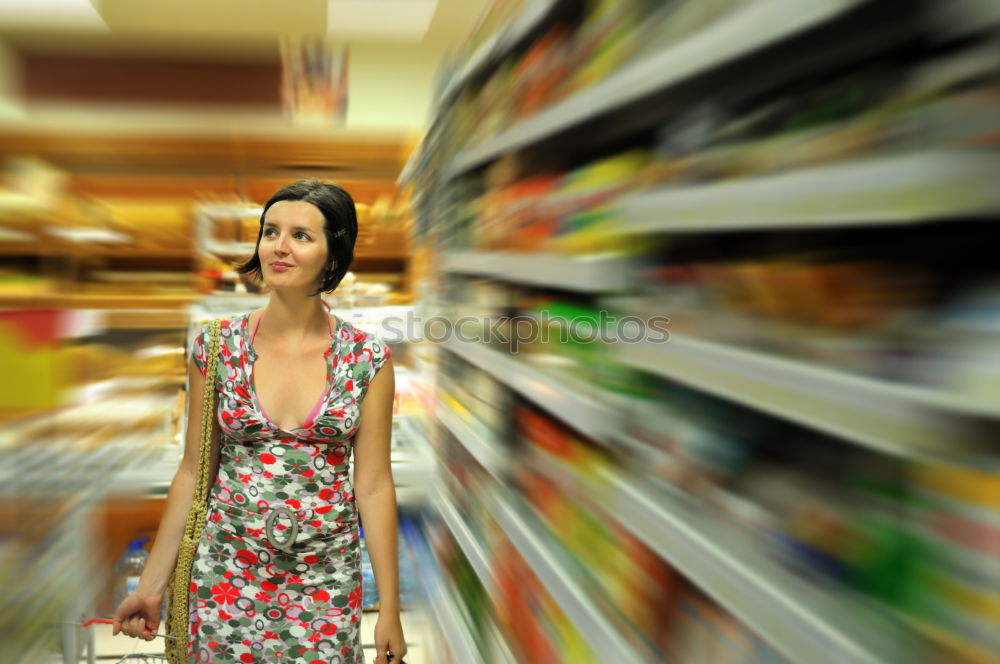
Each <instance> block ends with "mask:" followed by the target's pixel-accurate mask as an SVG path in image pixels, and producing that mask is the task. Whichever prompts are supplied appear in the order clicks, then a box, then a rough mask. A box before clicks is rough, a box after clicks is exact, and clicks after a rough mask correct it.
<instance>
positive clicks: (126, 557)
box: [115, 537, 149, 606]
mask: <svg viewBox="0 0 1000 664" xmlns="http://www.w3.org/2000/svg"><path fill="white" fill-rule="evenodd" d="M148 541H149V538H148V537H140V538H138V539H134V540H132V541H131V542H129V544H128V548H126V549H125V553H123V554H122V555H121V558H119V559H118V562H117V563H116V564H115V606H117V605H119V604H121V603H122V600H124V599H125V598H126V597H128V596H129V595H131V594H132V593H133V592H134V591H135V588H136V586H138V585H139V576H140V575H142V569H143V568H144V567H145V566H146V559H147V558H149V553H147V552H146V550H145V549H144V548H142V547H143V545H144V544H145V543H146V542H148Z"/></svg>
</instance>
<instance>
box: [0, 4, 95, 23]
mask: <svg viewBox="0 0 1000 664" xmlns="http://www.w3.org/2000/svg"><path fill="white" fill-rule="evenodd" d="M99 2H100V0H0V23H2V24H3V26H4V27H5V28H8V29H9V28H53V29H58V28H78V29H84V30H101V31H107V30H108V26H107V24H106V23H105V22H104V19H103V18H101V14H100V13H99V12H98V11H97V8H96V7H95V6H94V4H95V3H99Z"/></svg>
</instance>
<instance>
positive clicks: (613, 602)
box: [0, 0, 1000, 664]
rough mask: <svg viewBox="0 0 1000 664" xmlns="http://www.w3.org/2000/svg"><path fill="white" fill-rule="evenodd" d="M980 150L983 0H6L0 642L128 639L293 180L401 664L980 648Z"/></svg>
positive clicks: (987, 196) (983, 365)
mask: <svg viewBox="0 0 1000 664" xmlns="http://www.w3.org/2000/svg"><path fill="white" fill-rule="evenodd" d="M998 147H1000V4H998V3H996V2H990V1H989V0H952V1H950V2H947V3H944V2H934V1H933V0H926V1H920V0H900V1H898V2H892V3H889V2H877V1H875V0H795V1H793V0H697V1H695V0H666V1H659V2H656V1H653V0H617V1H616V0H497V1H493V2H491V1H489V0H367V1H362V0H297V1H296V2H292V3H273V2H265V1H263V0H249V1H248V0H243V1H240V2H236V1H235V0H200V1H199V2H192V1H190V0H178V1H176V2H173V3H150V2H135V1H130V0H44V1H42V0H33V1H32V2H23V1H20V0H4V1H3V2H0V366H2V375H3V378H2V381H0V421H2V422H3V426H2V429H0V492H2V496H3V497H2V501H0V662H18V663H20V662H25V663H34V662H42V663H49V662H64V663H69V662H78V661H81V660H86V661H91V662H93V661H96V660H98V659H102V660H110V661H122V660H124V659H143V658H145V659H147V660H149V661H155V660H156V659H157V653H162V644H160V643H155V642H154V643H152V644H146V643H137V642H133V641H131V640H128V639H123V638H118V639H112V638H111V637H110V627H107V626H104V625H95V626H91V627H84V626H83V625H82V623H83V622H85V621H87V620H89V619H90V618H93V617H101V616H107V615H110V612H111V611H112V609H113V607H114V605H115V601H116V598H118V597H119V596H120V594H121V593H122V592H124V590H125V589H126V588H127V585H128V582H129V577H130V576H131V577H134V576H135V575H136V574H137V573H138V571H137V570H138V569H140V568H141V565H142V563H143V556H144V553H143V551H144V549H148V543H147V542H146V540H145V539H143V538H153V537H155V535H156V526H157V524H158V522H159V518H160V514H161V511H162V506H163V501H164V498H165V494H166V488H167V486H168V485H169V482H170V479H171V478H172V476H173V473H174V471H175V470H176V468H177V464H178V461H179V458H180V455H181V453H182V446H181V444H180V442H181V441H182V439H183V436H184V431H185V429H186V426H187V422H185V414H186V405H185V404H186V400H187V398H188V395H187V394H186V384H185V382H186V381H185V363H186V357H187V354H188V353H189V352H190V349H191V344H192V341H193V336H194V333H195V331H196V330H197V329H198V328H199V327H200V325H201V323H202V322H203V321H205V320H207V319H208V318H211V317H219V316H228V315H233V314H237V313H243V312H245V311H248V310H251V309H255V308H258V307H260V306H263V305H264V304H265V303H266V301H267V293H266V292H264V291H262V289H261V287H260V286H259V285H258V284H255V283H253V282H250V281H247V280H246V279H245V278H242V277H241V276H239V275H237V274H236V272H235V271H234V270H233V266H234V264H236V263H237V262H238V261H239V260H240V259H242V258H245V257H246V256H248V255H250V254H252V252H253V250H254V242H255V241H256V237H257V231H258V220H259V215H260V206H261V205H262V204H263V203H264V202H265V201H266V199H267V198H268V197H269V196H270V194H271V193H272V192H273V191H274V190H275V189H277V188H278V187H279V186H281V185H283V184H286V183H288V182H290V181H293V180H296V179H299V178H302V177H317V178H322V179H327V180H333V181H336V182H338V183H339V184H341V185H342V186H344V187H345V188H346V189H347V190H348V191H349V192H350V193H351V194H352V195H353V196H354V198H355V200H356V201H357V208H358V216H359V222H360V234H359V239H358V246H357V251H356V260H355V263H354V265H353V269H352V272H351V274H350V275H349V277H348V278H347V279H346V280H345V282H344V283H343V284H342V285H341V286H340V287H339V288H338V290H337V291H336V292H335V293H333V294H331V295H328V296H326V299H327V301H328V302H329V304H330V305H331V307H332V308H333V309H334V311H335V312H336V313H337V314H338V315H339V316H341V317H342V318H345V319H347V320H349V321H351V322H352V323H354V324H355V325H358V326H359V327H362V328H363V329H366V330H369V331H371V332H373V333H375V334H378V335H380V336H381V337H383V338H384V339H385V340H386V341H387V342H389V343H391V344H392V346H393V350H394V353H395V355H396V357H397V360H396V370H397V397H396V403H395V411H394V418H393V419H394V424H393V428H394V438H393V452H392V460H393V468H394V475H395V480H396V484H397V492H398V496H399V502H400V513H401V547H400V551H401V562H400V564H401V581H402V594H403V598H402V599H403V604H404V606H405V607H406V609H405V611H404V626H405V629H406V635H407V639H408V642H409V644H410V654H409V655H408V656H407V661H408V662H411V664H422V663H430V662H434V663H439V662H441V663H447V662H463V664H468V663H470V662H481V663H483V664H510V663H515V662H517V663H520V662H525V663H534V662H539V663H541V662H545V663H547V664H548V663H552V662H567V663H568V662H573V663H574V664H576V663H579V662H594V663H600V664H605V663H615V664H624V663H633V662H635V663H641V664H642V663H646V662H650V663H651V662H670V663H676V664H765V663H766V664H777V663H783V664H785V663H788V664H791V663H794V664H827V663H838V664H840V663H843V664H894V663H901V664H902V663H905V664H914V663H916V664H944V663H949V664H950V663H965V662H970V663H997V662H1000V447H998V444H1000V443H998V435H997V434H998V432H1000V426H998V424H1000V423H998V420H1000V405H998V404H1000V343H998V341H1000V264H998V262H997V260H996V255H997V246H998V245H997V242H996V239H995V238H994V240H990V239H989V236H990V235H991V233H990V231H989V228H991V224H992V223H995V222H996V217H997V215H998V213H1000V186H998V180H997V177H998V176H997V174H998V173H1000V168H998V167H1000V152H998ZM430 321H433V325H431V324H430ZM364 575H365V576H364V579H365V597H364V605H365V608H367V609H372V610H374V609H376V608H377V606H378V598H377V594H376V593H375V592H374V585H373V583H372V582H371V573H370V568H369V566H367V563H366V568H365V570H364ZM373 616H374V613H368V614H366V617H365V621H364V628H365V631H364V632H363V641H364V643H365V644H366V645H368V646H371V645H373V644H372V636H371V626H372V624H373V622H374V618H373ZM366 652H367V657H368V658H373V654H372V653H373V648H368V649H367V650H366Z"/></svg>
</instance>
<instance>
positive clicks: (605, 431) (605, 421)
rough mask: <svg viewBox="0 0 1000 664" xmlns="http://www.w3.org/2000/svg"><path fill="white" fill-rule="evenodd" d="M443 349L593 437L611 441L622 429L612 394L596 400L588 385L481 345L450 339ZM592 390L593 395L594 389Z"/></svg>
mask: <svg viewBox="0 0 1000 664" xmlns="http://www.w3.org/2000/svg"><path fill="white" fill-rule="evenodd" d="M444 347H445V348H446V349H448V350H450V351H451V352H453V353H455V354H457V355H459V356H461V357H463V358H465V359H466V360H467V361H468V362H471V363H472V364H474V365H476V366H477V367H479V368H480V369H482V370H483V371H486V372H488V373H490V374H492V375H493V376H494V377H495V378H496V379H497V380H499V381H501V382H502V383H505V384H506V385H508V386H510V387H511V388H513V389H514V390H517V391H518V392H520V393H521V394H522V395H524V396H525V397H527V398H529V399H531V400H532V401H534V402H535V403H536V404H538V405H539V406H541V407H542V408H545V409H546V410H548V411H549V412H551V413H552V414H553V415H555V416H556V417H558V418H560V419H561V420H563V421H564V422H565V423H566V424H569V425H570V426H572V427H574V428H575V429H577V430H579V431H580V432H581V433H583V434H585V435H587V436H589V437H590V438H593V439H595V440H603V441H612V440H614V439H615V435H616V434H617V433H618V432H619V431H620V430H621V426H622V423H621V421H620V420H621V415H620V413H621V410H620V409H618V408H615V407H614V406H613V403H612V401H611V396H610V395H601V396H602V397H603V398H601V399H597V398H595V397H596V396H597V395H594V396H593V397H592V396H590V395H588V394H587V392H586V391H585V387H588V386H585V385H582V384H579V383H577V384H574V383H573V382H572V381H571V380H569V379H567V378H563V377H557V376H553V375H548V374H546V373H545V372H543V371H540V370H538V369H535V368H534V367H531V366H528V365H527V364H526V363H524V362H522V361H519V360H516V359H514V358H513V357H512V356H510V355H507V354H505V353H501V352H499V351H496V350H493V349H491V348H489V347H487V346H485V345H482V344H478V343H472V342H462V341H458V340H455V339H451V340H449V341H447V342H446V343H445V344H444ZM589 387H590V391H591V392H593V391H594V389H595V388H594V387H593V386H589Z"/></svg>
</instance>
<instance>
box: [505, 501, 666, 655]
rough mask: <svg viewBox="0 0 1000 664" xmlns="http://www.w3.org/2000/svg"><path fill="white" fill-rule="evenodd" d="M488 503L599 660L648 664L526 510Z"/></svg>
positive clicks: (511, 503)
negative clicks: (602, 610)
mask: <svg viewBox="0 0 1000 664" xmlns="http://www.w3.org/2000/svg"><path fill="white" fill-rule="evenodd" d="M490 503H491V505H490V511H491V513H492V514H493V517H494V518H495V519H496V521H497V523H498V524H499V525H500V527H501V528H502V529H503V531H504V532H505V533H506V534H507V536H508V537H509V538H510V540H511V542H513V544H514V546H515V547H516V548H517V550H518V551H519V552H520V553H521V556H522V557H523V558H524V560H525V561H526V562H527V563H528V565H529V566H530V567H531V569H532V570H533V571H534V572H535V575H536V576H538V579H539V581H541V583H542V585H543V586H545V588H546V590H548V592H549V594H551V595H552V597H553V599H555V601H556V602H557V603H558V604H559V607H560V608H561V609H562V610H563V612H564V613H565V614H566V617H567V618H569V620H570V622H572V623H573V624H574V625H575V626H576V628H577V629H578V630H579V631H580V634H581V635H582V636H583V638H584V639H586V641H587V643H589V644H590V647H591V648H593V650H594V652H595V653H596V654H597V658H598V660H599V661H602V662H617V663H619V664H640V663H641V662H645V661H647V660H646V658H644V657H643V656H642V655H641V654H640V653H639V652H637V651H636V649H635V648H634V647H633V646H632V645H631V644H630V643H629V642H628V641H627V640H626V639H625V638H624V636H623V635H622V634H621V633H620V632H619V631H618V629H617V628H615V626H614V625H612V624H611V622H610V621H609V620H608V618H607V617H606V616H604V615H603V614H602V613H601V611H600V610H599V609H597V607H596V605H595V603H594V601H593V600H591V599H590V598H589V597H588V596H587V594H586V593H585V591H584V590H583V588H581V587H580V583H579V582H578V580H577V579H576V578H574V577H573V576H572V575H571V573H570V572H569V566H568V565H566V564H565V563H564V562H563V561H561V560H559V558H558V554H557V553H556V550H557V549H556V546H557V545H556V544H554V543H553V542H552V541H551V537H550V536H549V535H547V534H546V533H545V532H544V530H543V529H542V527H541V526H539V525H537V523H536V520H535V519H534V518H533V517H532V516H531V515H530V514H528V513H527V511H526V510H525V509H523V508H519V507H517V506H515V504H514V503H513V502H512V499H510V498H505V497H501V496H500V495H494V496H492V497H491V498H490Z"/></svg>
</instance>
